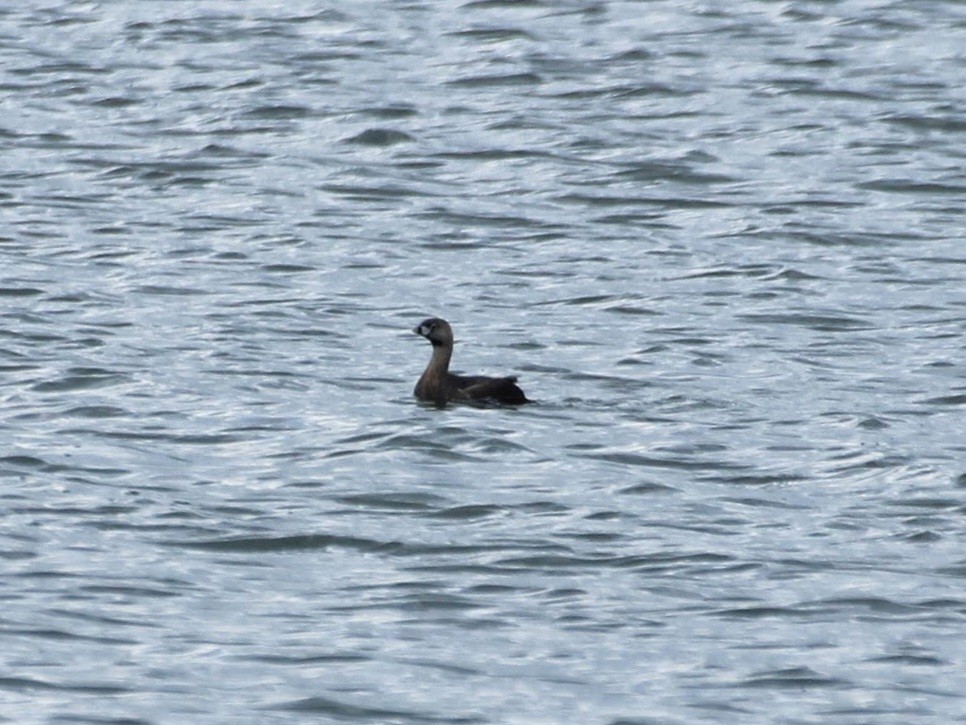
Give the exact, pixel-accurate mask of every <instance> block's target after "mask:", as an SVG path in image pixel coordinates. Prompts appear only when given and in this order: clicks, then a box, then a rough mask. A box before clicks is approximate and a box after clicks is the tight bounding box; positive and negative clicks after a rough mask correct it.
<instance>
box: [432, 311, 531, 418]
mask: <svg viewBox="0 0 966 725" xmlns="http://www.w3.org/2000/svg"><path fill="white" fill-rule="evenodd" d="M413 332H415V333H416V334H417V335H422V336H423V337H425V338H426V339H427V340H429V341H430V342H431V343H432V344H433V356H432V357H431V358H430V359H429V365H427V366H426V370H425V371H424V372H423V374H422V376H421V377H420V378H419V382H418V383H416V389H415V390H414V391H413V394H414V395H415V396H416V397H417V398H419V399H420V400H428V401H432V402H435V403H436V404H437V405H442V404H443V403H447V402H450V401H460V400H466V401H472V400H479V401H487V400H489V401H494V402H497V403H506V404H508V405H522V404H523V403H528V402H530V401H529V400H527V396H525V395H524V394H523V391H522V390H520V388H518V387H517V385H516V382H517V378H516V376H515V375H511V376H509V377H505V378H488V377H485V376H483V375H454V374H453V373H451V372H450V371H449V360H450V358H451V357H452V356H453V328H451V327H450V326H449V323H448V322H447V321H446V320H441V319H440V318H438V317H430V318H429V319H427V320H423V321H422V322H420V323H419V325H418V326H417V327H415V328H413Z"/></svg>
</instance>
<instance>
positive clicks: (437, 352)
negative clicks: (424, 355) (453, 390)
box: [423, 345, 453, 379]
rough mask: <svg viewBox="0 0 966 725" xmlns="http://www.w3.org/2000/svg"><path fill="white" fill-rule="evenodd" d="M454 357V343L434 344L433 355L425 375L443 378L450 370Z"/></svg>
mask: <svg viewBox="0 0 966 725" xmlns="http://www.w3.org/2000/svg"><path fill="white" fill-rule="evenodd" d="M451 357H453V346H452V345H433V356H432V357H431V358H430V359H429V365H427V366H426V372H425V373H423V375H424V376H428V377H432V378H439V379H442V378H443V377H445V376H446V373H447V372H449V361H450V358H451Z"/></svg>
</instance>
